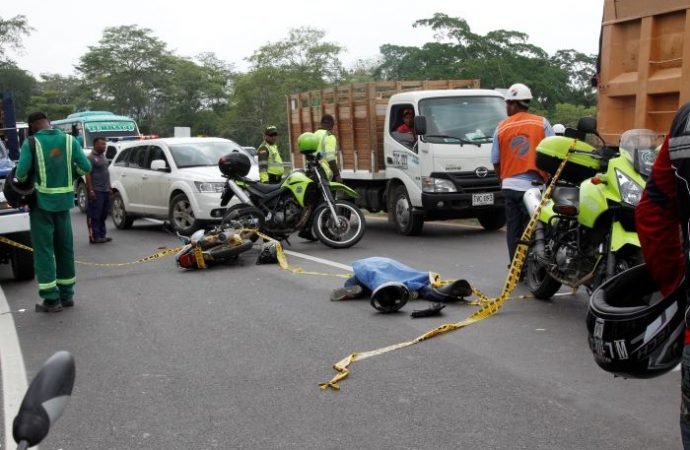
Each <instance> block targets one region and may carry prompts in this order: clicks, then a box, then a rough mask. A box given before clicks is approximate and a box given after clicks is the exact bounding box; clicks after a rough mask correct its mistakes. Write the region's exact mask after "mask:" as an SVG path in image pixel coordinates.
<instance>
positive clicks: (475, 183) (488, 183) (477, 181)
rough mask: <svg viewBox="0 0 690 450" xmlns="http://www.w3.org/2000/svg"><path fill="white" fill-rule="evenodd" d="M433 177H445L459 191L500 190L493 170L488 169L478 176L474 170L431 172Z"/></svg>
mask: <svg viewBox="0 0 690 450" xmlns="http://www.w3.org/2000/svg"><path fill="white" fill-rule="evenodd" d="M431 176H432V177H434V178H446V179H449V180H451V181H452V182H453V184H455V187H456V188H457V189H458V192H460V193H467V194H471V193H474V192H495V191H499V190H501V186H500V184H499V182H498V178H496V175H495V172H494V171H490V172H489V173H488V175H487V176H485V177H483V178H480V177H478V176H477V174H476V173H474V172H447V173H433V174H431Z"/></svg>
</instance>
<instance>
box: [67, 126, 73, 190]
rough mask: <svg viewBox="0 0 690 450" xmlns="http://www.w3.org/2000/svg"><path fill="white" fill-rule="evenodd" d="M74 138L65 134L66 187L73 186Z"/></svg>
mask: <svg viewBox="0 0 690 450" xmlns="http://www.w3.org/2000/svg"><path fill="white" fill-rule="evenodd" d="M73 140H74V138H73V137H72V136H71V135H69V134H67V135H65V141H66V142H65V144H66V147H67V185H68V186H70V187H71V186H73V182H74V181H73V180H72V141H73Z"/></svg>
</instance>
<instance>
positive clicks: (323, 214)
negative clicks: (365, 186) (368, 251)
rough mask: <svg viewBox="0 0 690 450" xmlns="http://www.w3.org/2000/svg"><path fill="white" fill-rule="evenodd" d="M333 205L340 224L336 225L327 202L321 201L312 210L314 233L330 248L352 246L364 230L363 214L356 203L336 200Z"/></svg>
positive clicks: (365, 226)
mask: <svg viewBox="0 0 690 450" xmlns="http://www.w3.org/2000/svg"><path fill="white" fill-rule="evenodd" d="M333 207H334V208H335V213H336V214H337V216H338V222H339V224H340V225H339V226H338V225H336V221H335V220H333V217H332V216H333V214H332V213H331V209H330V208H329V207H328V204H327V203H323V204H321V205H320V206H319V207H318V208H316V211H314V224H313V226H312V230H313V232H314V235H315V236H316V237H317V238H318V239H319V240H320V241H321V242H323V243H324V244H325V245H327V246H329V247H331V248H348V247H352V246H353V245H355V244H356V243H357V242H359V240H360V239H362V236H364V232H365V231H366V228H367V223H366V220H365V219H364V214H362V211H361V210H360V209H359V208H358V207H357V206H356V205H354V204H353V203H350V202H348V201H345V200H337V201H336V202H335V203H334V205H333Z"/></svg>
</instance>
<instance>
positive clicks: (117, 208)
mask: <svg viewBox="0 0 690 450" xmlns="http://www.w3.org/2000/svg"><path fill="white" fill-rule="evenodd" d="M113 223H114V224H115V227H117V229H118V230H127V229H129V228H132V223H134V217H132V216H130V215H129V214H127V211H126V210H125V202H124V200H122V195H121V194H120V193H119V192H114V193H113Z"/></svg>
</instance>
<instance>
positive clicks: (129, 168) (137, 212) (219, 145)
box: [109, 137, 259, 235]
mask: <svg viewBox="0 0 690 450" xmlns="http://www.w3.org/2000/svg"><path fill="white" fill-rule="evenodd" d="M232 152H240V153H244V154H246V155H247V156H250V155H249V154H248V153H247V152H246V150H244V149H243V148H242V147H240V146H239V145H238V144H236V143H235V142H233V141H231V140H229V139H221V138H199V137H196V138H165V139H151V140H146V141H134V142H125V143H122V144H121V146H120V148H119V150H118V153H117V155H116V156H115V159H114V160H113V162H112V163H111V164H110V167H109V170H110V182H111V184H112V186H113V207H112V217H113V223H114V224H115V226H116V227H117V228H119V229H127V228H130V227H131V226H132V223H133V222H134V220H135V219H136V218H139V217H150V218H157V219H163V220H166V219H167V220H169V221H170V224H171V226H172V228H173V229H174V230H176V231H178V232H180V233H181V234H185V235H189V234H191V233H193V232H194V231H196V230H197V229H199V228H202V227H203V226H204V225H206V224H208V223H213V222H219V221H220V220H221V219H222V218H223V215H224V213H225V208H223V207H221V206H220V196H221V193H222V191H223V187H224V186H225V180H224V178H223V177H222V176H221V173H220V170H219V169H218V159H219V158H220V157H221V156H223V155H226V154H228V153H232ZM248 176H249V177H250V178H253V179H255V180H258V178H259V168H258V165H257V164H256V163H252V168H251V170H250V173H249V175H248ZM236 201H237V200H235V202H236ZM231 205H232V203H231ZM231 205H228V206H231Z"/></svg>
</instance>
